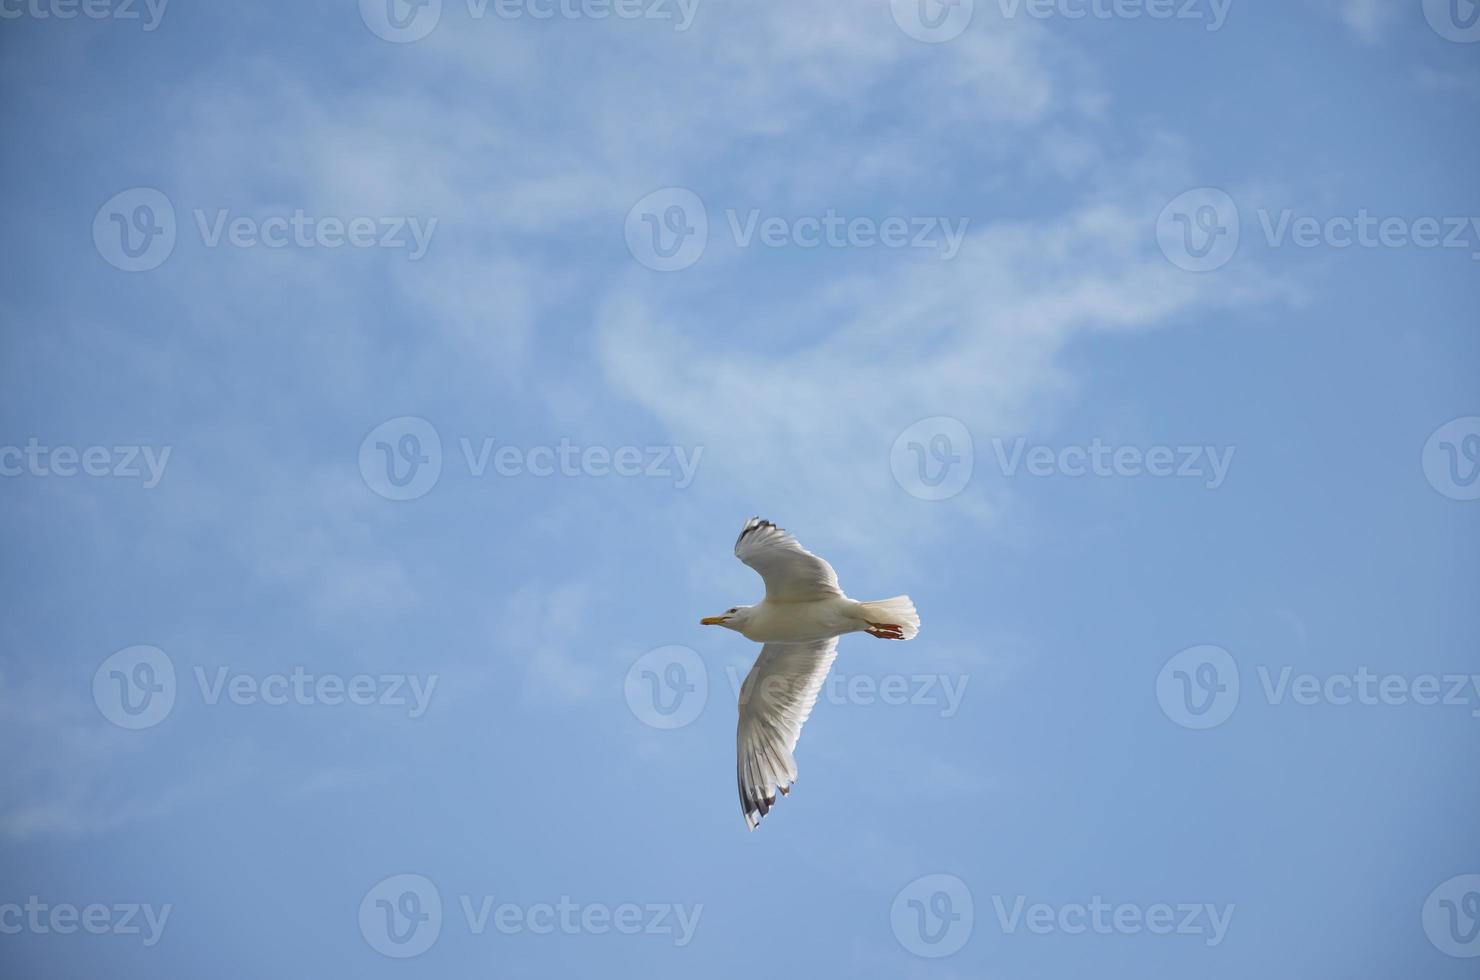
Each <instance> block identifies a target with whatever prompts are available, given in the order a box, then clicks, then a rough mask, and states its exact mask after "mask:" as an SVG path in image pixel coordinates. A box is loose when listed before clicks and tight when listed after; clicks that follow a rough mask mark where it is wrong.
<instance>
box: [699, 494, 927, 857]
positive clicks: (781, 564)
mask: <svg viewBox="0 0 1480 980" xmlns="http://www.w3.org/2000/svg"><path fill="white" fill-rule="evenodd" d="M735 557H736V558H739V559H740V560H741V561H743V562H745V564H747V565H749V566H750V567H751V568H753V569H755V570H756V571H757V572H759V573H760V576H761V578H762V579H763V580H764V581H765V583H766V597H765V598H764V599H762V600H761V601H760V603H758V604H757V605H754V606H736V607H735V608H733V609H729V610H726V611H725V613H724V615H722V616H707V617H705V618H704V619H701V620H700V621H699V623H700V625H702V626H723V627H725V628H726V629H732V630H734V631H735V632H737V633H739V634H740V635H742V636H744V637H745V638H746V639H749V640H755V641H756V642H757V643H764V644H765V646H763V647H761V654H760V656H759V657H757V658H756V660H755V666H754V667H752V668H751V669H750V674H749V675H748V676H747V677H746V678H745V683H744V684H743V685H741V687H740V725H739V729H738V731H737V732H736V736H735V741H736V749H737V753H738V757H737V759H736V764H735V770H736V778H737V781H738V782H739V784H740V811H741V812H742V813H744V814H745V823H746V825H747V826H748V827H749V828H750V829H751V830H754V829H755V828H756V827H757V826H759V825H760V822H761V817H764V816H765V815H766V814H768V813H770V812H771V807H772V806H774V805H775V803H776V791H777V790H778V789H779V790H780V791H781V795H782V796H785V795H787V793H789V792H790V791H791V786H792V784H793V783H794V782H796V778H797V763H796V758H795V757H794V756H793V755H792V751H793V750H794V749H795V748H796V746H797V738H798V737H800V736H801V734H802V725H803V724H804V723H805V722H806V720H807V716H808V715H810V714H811V713H812V706H813V705H814V704H816V703H817V694H818V692H819V691H821V690H822V682H823V680H824V679H825V678H826V677H827V672H828V670H829V669H830V668H831V667H832V662H833V659H834V658H836V657H837V655H838V637H840V636H842V635H843V634H844V633H868V634H869V635H870V636H877V637H878V638H879V639H881V640H910V639H913V638H914V636H915V634H916V633H918V632H920V617H919V616H918V615H916V613H915V604H914V603H913V602H911V601H910V597H909V596H906V595H902V596H896V597H895V598H893V599H881V600H879V601H878V602H854V601H853V600H852V599H850V598H848V597H847V596H845V595H844V594H843V590H842V589H840V588H838V576H837V573H836V572H834V571H833V569H832V566H831V565H829V564H828V563H827V562H825V561H823V560H822V559H821V558H818V557H817V556H816V555H814V554H812V552H810V551H808V550H807V549H805V548H803V547H802V546H801V545H800V544H799V543H798V542H797V539H796V538H794V537H792V536H791V535H790V534H788V533H786V532H785V531H783V530H782V529H781V528H779V527H777V526H776V525H775V524H772V523H771V522H770V521H763V520H761V519H760V518H759V517H752V518H751V519H750V520H749V521H747V522H746V524H745V528H744V529H743V530H742V531H741V532H740V537H739V538H738V539H737V540H736V541H735Z"/></svg>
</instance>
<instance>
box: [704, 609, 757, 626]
mask: <svg viewBox="0 0 1480 980" xmlns="http://www.w3.org/2000/svg"><path fill="white" fill-rule="evenodd" d="M749 618H750V607H749V606H736V607H735V608H733V609H726V610H725V611H724V613H723V614H721V615H719V616H705V617H704V618H703V619H701V620H699V625H700V626H723V627H724V628H725V629H731V630H739V629H740V628H741V627H742V626H744V625H745V622H746V620H748V619H749Z"/></svg>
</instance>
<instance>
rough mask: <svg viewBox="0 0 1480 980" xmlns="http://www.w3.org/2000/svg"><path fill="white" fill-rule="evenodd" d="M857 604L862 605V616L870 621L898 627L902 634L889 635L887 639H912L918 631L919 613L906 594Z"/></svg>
mask: <svg viewBox="0 0 1480 980" xmlns="http://www.w3.org/2000/svg"><path fill="white" fill-rule="evenodd" d="M859 605H860V606H862V607H863V618H864V619H866V620H868V621H869V622H870V623H876V624H888V625H891V626H898V627H899V629H900V632H901V633H902V634H903V635H902V636H897V637H893V636H891V637H889V639H898V640H913V639H914V638H915V634H917V633H919V632H920V614H919V613H917V612H915V604H914V603H913V602H911V601H910V597H909V596H907V595H897V596H895V597H894V598H893V599H880V600H879V601H878V602H861V603H859Z"/></svg>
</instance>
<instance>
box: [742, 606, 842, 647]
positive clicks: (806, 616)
mask: <svg viewBox="0 0 1480 980" xmlns="http://www.w3.org/2000/svg"><path fill="white" fill-rule="evenodd" d="M863 608H864V604H863V603H861V602H854V601H853V600H852V599H849V598H848V597H847V596H837V597H831V596H830V597H828V598H826V599H819V600H817V601H815V602H773V601H772V600H770V599H762V600H761V601H760V603H759V604H758V605H754V606H750V607H748V608H747V609H745V610H744V613H745V614H744V615H743V616H738V617H736V620H735V625H734V626H732V627H731V629H733V630H734V631H735V632H737V633H739V634H740V635H741V636H743V637H745V638H746V639H747V640H754V641H755V642H756V643H809V642H811V641H813V640H826V639H828V638H829V637H834V636H842V635H843V634H844V633H859V632H862V631H863V630H866V629H868V628H869V621H868V620H867V619H866V618H865V617H864V613H863ZM724 625H729V624H728V623H727V624H724Z"/></svg>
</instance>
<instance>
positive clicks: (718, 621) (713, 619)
mask: <svg viewBox="0 0 1480 980" xmlns="http://www.w3.org/2000/svg"><path fill="white" fill-rule="evenodd" d="M726 618H727V617H725V616H705V617H704V618H703V619H701V620H699V625H700V626H723V625H724V622H725V619H726Z"/></svg>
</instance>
